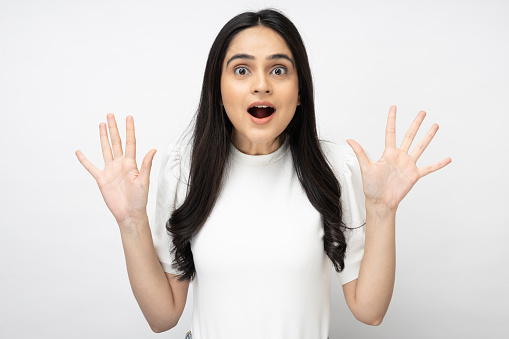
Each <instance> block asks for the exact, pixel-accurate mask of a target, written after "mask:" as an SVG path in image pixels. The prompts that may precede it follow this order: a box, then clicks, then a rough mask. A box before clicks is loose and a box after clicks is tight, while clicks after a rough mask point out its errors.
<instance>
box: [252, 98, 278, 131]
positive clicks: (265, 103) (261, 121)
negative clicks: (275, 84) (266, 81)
mask: <svg viewBox="0 0 509 339" xmlns="http://www.w3.org/2000/svg"><path fill="white" fill-rule="evenodd" d="M255 106H269V107H271V108H272V109H273V110H274V112H272V114H271V115H269V116H268V117H266V118H263V119H259V118H255V117H254V116H252V115H251V114H249V112H248V111H247V110H246V113H247V114H248V115H249V118H251V121H252V122H254V123H255V124H257V125H264V124H266V123H268V122H269V121H271V120H272V118H273V117H274V115H275V114H276V107H274V105H273V104H272V103H271V102H270V101H255V102H253V103H252V104H251V105H249V107H248V108H247V109H250V108H251V107H255Z"/></svg>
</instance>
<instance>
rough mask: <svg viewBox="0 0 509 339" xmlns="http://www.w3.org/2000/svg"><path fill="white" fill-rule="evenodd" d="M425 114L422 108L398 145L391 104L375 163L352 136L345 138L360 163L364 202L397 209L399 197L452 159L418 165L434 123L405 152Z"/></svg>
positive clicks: (432, 135)
mask: <svg viewBox="0 0 509 339" xmlns="http://www.w3.org/2000/svg"><path fill="white" fill-rule="evenodd" d="M425 116H426V113H425V112H424V111H421V112H419V114H417V117H416V118H415V120H414V122H413V123H412V125H411V126H410V128H409V129H408V131H407V133H406V135H405V138H404V139H403V142H402V143H401V146H400V148H397V147H396V106H391V108H390V110H389V117H388V118H387V128H386V132H385V150H384V153H383V154H382V157H381V158H380V160H378V161H377V162H371V161H370V160H369V158H368V157H367V155H366V153H365V152H364V150H363V148H362V147H361V145H359V144H358V143H357V142H355V141H354V140H351V139H350V140H347V142H348V144H349V145H350V147H352V149H353V151H354V152H355V155H356V156H357V159H358V161H359V164H360V168H361V174H362V183H363V187H364V195H365V196H366V204H368V203H373V204H375V205H377V206H382V207H385V208H389V209H393V210H396V209H397V207H398V205H399V203H400V202H401V200H403V198H404V197H405V196H406V195H407V193H408V192H409V191H410V190H411V189H412V187H413V186H414V185H415V183H416V182H417V181H418V180H419V179H420V178H422V177H424V176H425V175H428V174H430V173H433V172H435V171H437V170H439V169H441V168H443V167H445V166H446V165H448V164H449V163H450V162H451V158H446V159H444V160H442V161H439V162H436V163H434V164H432V165H428V166H424V167H421V168H418V167H417V164H416V162H417V160H418V159H419V157H420V156H421V155H422V153H423V152H424V150H425V149H426V147H427V146H428V145H429V143H430V142H431V140H432V139H433V137H434V136H435V133H436V132H437V131H438V125H437V124H433V126H432V127H431V129H430V130H429V131H428V133H427V134H426V135H425V136H424V138H423V139H422V140H421V141H420V142H419V143H418V144H417V146H416V147H415V148H414V150H413V151H412V153H410V154H408V150H409V149H410V145H411V144H412V141H413V140H414V137H415V135H416V134H417V131H418V130H419V127H420V126H421V123H422V121H423V120H424V117H425Z"/></svg>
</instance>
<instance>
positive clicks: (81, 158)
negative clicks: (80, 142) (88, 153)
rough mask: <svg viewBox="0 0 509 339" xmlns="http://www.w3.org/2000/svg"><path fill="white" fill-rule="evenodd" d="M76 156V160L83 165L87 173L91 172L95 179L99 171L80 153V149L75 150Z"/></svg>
mask: <svg viewBox="0 0 509 339" xmlns="http://www.w3.org/2000/svg"><path fill="white" fill-rule="evenodd" d="M75 154H76V156H77V157H78V160H79V161H80V163H81V164H82V165H83V167H85V169H86V170H87V171H88V173H90V174H92V176H93V177H94V179H95V180H97V177H98V176H99V174H100V173H101V171H100V170H99V169H98V168H97V167H95V166H94V165H93V164H92V163H91V162H90V161H88V159H87V158H86V157H85V156H84V155H83V153H81V151H76V152H75Z"/></svg>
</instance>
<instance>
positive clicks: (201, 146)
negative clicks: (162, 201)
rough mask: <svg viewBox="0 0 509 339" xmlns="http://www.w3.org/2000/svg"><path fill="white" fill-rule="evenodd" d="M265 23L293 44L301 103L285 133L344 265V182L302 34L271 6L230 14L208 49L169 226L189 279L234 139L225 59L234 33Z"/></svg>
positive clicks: (339, 266) (326, 241) (335, 258)
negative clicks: (327, 146)
mask: <svg viewBox="0 0 509 339" xmlns="http://www.w3.org/2000/svg"><path fill="white" fill-rule="evenodd" d="M254 26H265V27H268V28H271V29H272V30H274V31H275V32H277V33H278V34H279V35H280V36H281V37H282V38H283V39H284V40H285V41H286V43H287V45H288V47H289V48H290V50H291V52H292V54H293V57H294V59H295V64H296V68H297V73H298V83H299V94H300V105H299V106H297V110H296V112H295V115H294V117H293V119H292V121H291V122H290V123H289V125H288V126H287V128H286V129H285V131H284V132H283V133H282V136H283V137H285V139H286V138H287V139H288V140H289V146H290V150H291V153H292V157H293V163H294V167H295V171H296V173H297V176H298V178H299V181H300V183H301V185H302V187H303V188H304V190H305V192H306V195H307V197H308V199H309V201H310V202H311V204H312V205H313V206H314V207H315V208H316V210H317V211H318V212H319V213H320V214H321V215H322V218H323V222H324V225H323V227H324V238H323V246H324V250H325V253H326V254H327V256H328V257H329V258H330V259H331V261H332V263H333V264H334V268H335V269H336V271H338V272H340V271H341V270H343V268H344V257H345V250H346V240H345V236H344V234H343V230H344V229H345V225H344V223H343V221H342V209H341V201H340V196H341V187H340V185H339V182H338V180H337V178H336V176H335V175H334V172H333V171H332V169H331V167H330V165H329V163H328V162H327V160H326V158H325V156H324V154H323V152H322V149H321V147H320V143H319V140H318V134H317V130H316V119H315V105H314V91H313V81H312V78H311V69H310V67H309V60H308V56H307V53H306V49H305V47H304V43H303V41H302V38H301V36H300V34H299V32H298V30H297V28H296V27H295V26H294V25H293V23H292V22H291V21H290V20H289V19H288V18H287V17H286V16H284V15H283V14H281V13H280V12H278V11H275V10H272V9H265V10H262V11H259V12H245V13H242V14H239V15H237V16H236V17H234V18H233V19H231V20H230V21H229V22H228V23H226V25H225V26H224V27H223V28H222V29H221V31H220V32H219V34H218V35H217V37H216V39H215V41H214V43H213V44H212V47H211V49H210V52H209V56H208V60H207V65H206V67H205V75H204V78H203V86H202V92H201V98H200V104H199V107H198V111H197V114H196V118H195V125H194V132H193V139H192V152H191V167H190V173H189V181H188V185H189V186H188V190H187V195H186V198H185V200H184V202H183V203H182V205H181V206H180V207H178V208H177V209H176V210H175V211H174V212H173V213H172V215H171V217H170V219H169V220H168V222H167V224H166V228H167V229H168V231H169V232H170V233H171V235H172V237H173V245H174V256H175V260H174V262H173V266H174V267H175V268H176V269H178V270H179V271H180V272H183V274H182V275H181V277H180V278H179V280H181V281H182V280H191V279H193V278H194V277H195V274H196V269H195V266H194V261H193V253H192V252H191V238H192V237H193V236H194V235H196V234H197V233H198V231H199V230H200V229H201V227H202V226H203V225H204V223H205V221H206V220H207V218H208V217H209V215H210V213H211V211H212V208H213V207H214V204H215V202H216V200H217V197H218V196H219V193H220V191H221V187H222V180H223V173H224V169H225V166H226V163H227V160H228V156H229V149H230V144H231V142H232V130H233V127H232V124H231V122H230V120H229V119H228V117H227V115H226V112H225V111H224V109H223V107H222V105H221V87H220V81H221V72H222V65H223V61H224V58H225V55H226V52H227V50H228V47H229V46H230V43H231V41H232V39H233V38H234V37H235V36H236V35H237V34H238V33H239V32H240V31H242V30H244V29H246V28H250V27H254Z"/></svg>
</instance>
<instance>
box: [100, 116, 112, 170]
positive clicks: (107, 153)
mask: <svg viewBox="0 0 509 339" xmlns="http://www.w3.org/2000/svg"><path fill="white" fill-rule="evenodd" d="M99 136H100V138H101V150H102V152H103V159H104V163H105V164H107V163H109V162H111V161H113V154H111V147H110V140H109V139H108V132H107V131H106V124H105V123H104V122H101V123H100V124H99Z"/></svg>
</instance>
